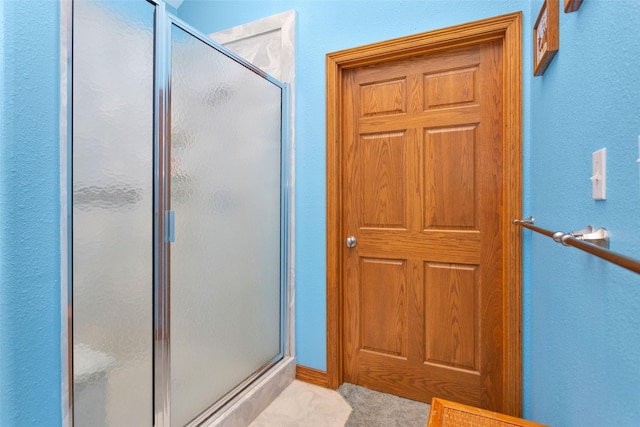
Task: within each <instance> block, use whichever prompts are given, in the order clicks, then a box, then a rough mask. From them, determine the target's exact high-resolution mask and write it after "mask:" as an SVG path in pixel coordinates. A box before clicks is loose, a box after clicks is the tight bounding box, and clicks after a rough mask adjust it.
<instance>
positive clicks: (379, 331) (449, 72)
mask: <svg viewBox="0 0 640 427" xmlns="http://www.w3.org/2000/svg"><path fill="white" fill-rule="evenodd" d="M502 72H503V62H502V49H501V42H500V41H488V42H483V43H477V44H473V45H471V46H465V47H462V48H455V49H449V50H445V51H438V52H434V53H426V54H423V55H418V56H414V57H409V58H401V59H397V60H393V61H387V62H384V63H379V64H374V65H365V66H361V67H355V68H352V69H349V70H346V71H345V73H344V74H343V86H342V94H343V104H342V112H343V116H342V120H343V128H342V129H343V135H342V141H343V144H344V149H345V154H346V155H345V158H344V162H345V163H344V166H343V172H342V173H343V177H342V178H343V190H342V194H343V197H344V198H343V216H342V230H343V232H344V233H345V235H344V238H345V239H346V238H347V236H353V237H355V238H356V239H357V243H356V246H355V247H352V248H347V249H344V251H343V259H342V262H343V266H342V272H343V273H342V274H343V278H342V279H343V286H342V291H343V295H342V301H343V305H342V307H343V334H342V338H343V359H342V366H343V380H344V381H345V382H350V383H354V384H359V385H362V386H365V387H369V388H372V389H376V390H380V391H383V392H387V393H392V394H395V395H399V396H404V397H407V398H411V399H415V400H420V401H424V402H430V401H431V398H432V397H434V396H437V397H442V398H446V399H449V400H455V401H458V402H461V403H467V404H471V405H474V406H481V407H485V408H489V409H496V410H498V409H501V403H500V402H501V401H502V396H501V394H500V393H501V390H502V383H503V381H504V378H503V367H504V356H503V352H504V347H503V334H504V330H505V325H504V324H503V322H504V317H503V313H502V310H503V307H504V300H503V298H504V295H503V286H504V278H503V276H504V262H505V259H504V251H503V247H502V244H501V238H500V236H501V235H502V234H503V232H504V230H503V228H504V227H508V226H509V221H508V218H504V217H503V204H504V184H505V181H504V175H503V134H502V133H503V125H504V124H503V121H502V120H503V116H502V111H503V102H502V94H503V87H502Z"/></svg>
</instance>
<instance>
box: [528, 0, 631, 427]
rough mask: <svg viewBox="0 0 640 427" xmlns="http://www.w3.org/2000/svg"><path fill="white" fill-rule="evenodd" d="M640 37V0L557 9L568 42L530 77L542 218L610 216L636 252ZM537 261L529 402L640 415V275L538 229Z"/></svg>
mask: <svg viewBox="0 0 640 427" xmlns="http://www.w3.org/2000/svg"><path fill="white" fill-rule="evenodd" d="M541 4H542V2H540V1H536V2H534V3H533V5H532V12H533V11H535V15H537V12H538V11H539V9H540V6H541ZM532 15H533V13H532ZM639 37H640V3H639V2H637V1H636V0H620V1H616V2H610V1H603V0H585V1H584V2H583V4H582V7H581V8H580V10H579V11H578V12H576V13H571V14H565V13H563V12H562V13H561V14H560V50H559V52H558V54H557V56H556V57H555V59H554V60H553V62H552V63H551V65H550V66H549V68H548V69H547V71H546V72H545V74H544V75H543V76H542V77H536V78H531V83H530V84H531V98H530V102H531V128H530V131H531V146H530V150H531V211H530V212H531V213H532V214H534V215H535V217H536V223H537V224H539V225H540V226H542V227H546V228H550V229H552V230H563V231H570V230H575V229H578V228H582V227H583V226H584V225H587V224H592V225H594V226H603V227H606V228H607V229H608V230H609V231H610V232H611V249H612V250H614V251H617V252H620V253H622V254H628V255H629V256H632V257H634V258H637V259H640V242H639V240H640V221H639V214H640V179H639V173H638V166H639V165H638V163H636V159H637V158H638V135H639V134H640V72H639V71H638V70H639V69H640V43H638V38H639ZM526 74H527V75H530V73H526ZM603 147H606V148H607V200H606V201H595V200H592V198H591V182H590V181H589V177H590V176H591V153H592V152H593V151H596V150H598V149H600V148H603ZM531 261H532V268H531V290H530V291H531V307H530V308H529V310H530V315H531V330H530V338H529V352H530V360H529V363H528V364H527V366H526V368H527V369H528V370H529V371H530V378H531V384H530V389H529V390H528V393H527V395H528V398H527V399H526V400H525V405H526V410H527V411H526V412H527V413H528V414H530V415H532V416H533V417H535V418H536V419H538V420H540V421H541V422H545V423H548V424H551V425H553V426H557V427H563V426H638V425H640V276H638V275H636V274H633V273H630V272H627V271H626V270H624V269H622V268H619V267H617V266H614V265H611V264H608V263H606V262H604V261H601V260H598V259H596V258H594V257H592V256H590V255H588V254H585V253H583V252H580V251H578V250H576V249H574V248H565V247H562V246H561V245H557V244H555V243H553V241H551V240H550V239H548V238H544V237H541V236H539V235H535V236H532V255H531Z"/></svg>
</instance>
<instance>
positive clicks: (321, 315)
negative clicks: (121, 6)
mask: <svg viewBox="0 0 640 427" xmlns="http://www.w3.org/2000/svg"><path fill="white" fill-rule="evenodd" d="M524 8H528V2H525V1H498V0H484V1H456V2H455V6H453V2H452V1H442V0H435V1H434V0H428V1H406V0H405V1H398V0H386V1H268V2H265V1H240V2H238V1H198V0H186V1H185V3H183V5H182V6H180V8H179V16H180V18H181V19H183V20H184V21H186V22H188V23H189V24H191V25H193V26H194V27H196V28H197V29H198V30H200V31H202V32H204V33H207V34H208V33H212V32H215V31H218V30H221V29H225V28H229V27H232V26H235V25H239V24H242V23H246V22H249V21H252V20H255V19H259V18H263V17H266V16H269V15H273V14H276V13H280V12H284V11H287V10H292V9H293V10H296V11H297V23H296V25H297V40H296V43H297V58H296V61H297V62H296V67H297V68H296V87H297V93H296V112H295V116H296V254H295V255H296V353H297V354H296V356H297V359H298V363H299V364H301V365H305V366H310V367H313V368H316V369H321V370H325V369H326V315H325V314H326V222H325V220H326V216H325V210H326V205H325V199H326V197H325V181H326V175H325V166H326V163H325V150H326V145H325V126H326V124H325V98H326V95H325V93H326V92H325V84H326V81H325V55H326V54H327V53H329V52H334V51H337V50H342V49H347V48H351V47H356V46H359V45H363V44H368V43H374V42H378V41H382V40H386V39H390V38H395V37H402V36H406V35H410V34H415V33H419V32H424V31H428V30H432V29H436V28H441V27H446V26H450V25H455V24H460V23H464V22H468V21H474V20H478V19H483V18H488V17H491V16H496V15H502V14H505V13H511V12H515V11H519V10H522V9H524Z"/></svg>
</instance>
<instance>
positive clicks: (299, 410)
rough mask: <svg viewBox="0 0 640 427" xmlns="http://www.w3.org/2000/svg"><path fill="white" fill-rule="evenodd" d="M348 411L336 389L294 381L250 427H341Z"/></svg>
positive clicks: (347, 406) (349, 410)
mask: <svg viewBox="0 0 640 427" xmlns="http://www.w3.org/2000/svg"><path fill="white" fill-rule="evenodd" d="M350 413H351V407H350V406H349V405H348V404H347V402H345V401H344V399H343V398H342V396H340V395H339V394H338V392H337V391H335V390H329V389H326V388H323V387H318V386H315V385H312V384H308V383H305V382H302V381H298V380H295V381H293V382H292V383H291V384H290V385H289V386H288V387H287V388H286V389H284V391H283V392H282V393H281V394H280V396H278V397H277V398H276V399H275V400H274V401H273V402H272V403H271V404H270V405H269V406H268V407H267V409H265V410H264V411H263V412H262V413H261V414H260V415H258V417H257V418H256V419H255V420H254V421H253V422H252V423H251V424H250V425H249V427H301V426H304V427H343V426H344V424H345V422H346V421H347V418H349V414H350Z"/></svg>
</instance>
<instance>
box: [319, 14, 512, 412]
mask: <svg viewBox="0 0 640 427" xmlns="http://www.w3.org/2000/svg"><path fill="white" fill-rule="evenodd" d="M492 40H499V41H502V52H503V67H504V73H503V101H504V102H503V105H504V107H503V123H504V129H503V147H504V148H505V149H504V152H503V163H504V177H506V178H505V183H504V191H505V193H504V195H503V196H504V201H505V203H504V206H503V218H504V219H505V220H508V221H509V222H508V223H505V224H504V233H503V235H502V240H503V241H502V244H503V247H504V251H503V262H504V265H505V268H504V269H503V270H504V273H503V274H504V277H503V292H504V295H505V303H506V305H505V306H504V307H503V316H504V325H505V333H504V337H505V339H504V343H503V348H504V361H505V365H506V366H505V376H504V383H503V396H504V401H503V404H502V407H503V408H504V411H503V412H505V413H507V414H509V415H513V416H518V417H519V416H521V415H522V328H521V325H522V245H521V241H522V240H521V230H519V227H512V226H510V220H511V219H513V218H520V217H521V216H522V215H521V213H522V12H516V13H511V14H507V15H501V16H497V17H494V18H489V19H484V20H480V21H474V22H470V23H466V24H462V25H457V26H452V27H447V28H443V29H439V30H434V31H428V32H425V33H420V34H416V35H411V36H407V37H402V38H397V39H392V40H387V41H383V42H379V43H375V44H369V45H365V46H360V47H355V48H352V49H347V50H342V51H338V52H333V53H329V54H327V56H326V76H327V77H326V78H327V82H326V84H327V86H326V90H327V104H326V117H327V128H326V131H327V151H326V155H327V160H326V161H327V171H326V172H327V182H326V192H327V194H326V197H327V211H326V215H327V222H326V224H327V319H326V320H327V386H328V387H329V388H332V389H336V388H338V386H339V385H340V384H341V383H342V381H343V380H342V351H343V349H342V280H341V278H342V262H341V259H342V255H343V253H342V251H343V248H344V244H343V237H344V235H345V234H344V232H343V228H342V220H341V215H342V211H343V206H342V198H343V193H342V176H343V171H342V160H343V157H344V156H345V153H344V152H343V150H342V145H341V143H342V141H341V135H342V121H341V118H342V113H343V112H342V106H341V100H342V89H341V88H342V80H343V72H344V71H345V70H348V69H350V68H355V67H361V66H365V65H370V64H374V63H381V62H386V61H393V60H397V59H401V58H407V57H410V56H415V55H419V54H424V53H429V52H436V51H438V50H443V49H451V48H456V47H462V46H467V45H473V44H479V43H483V42H487V41H492Z"/></svg>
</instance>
